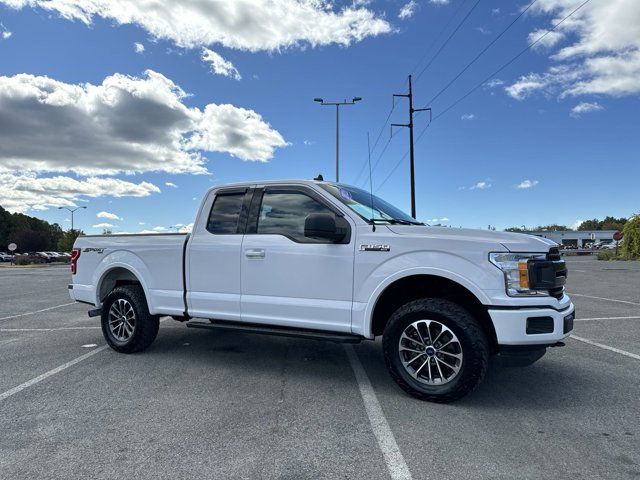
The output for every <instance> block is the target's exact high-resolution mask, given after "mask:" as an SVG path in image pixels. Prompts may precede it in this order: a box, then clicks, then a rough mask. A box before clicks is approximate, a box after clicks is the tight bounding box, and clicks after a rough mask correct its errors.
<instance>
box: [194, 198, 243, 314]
mask: <svg viewBox="0 0 640 480" xmlns="http://www.w3.org/2000/svg"><path fill="white" fill-rule="evenodd" d="M250 200H251V189H250V188H244V187H243V188H233V189H222V190H218V191H216V192H215V195H214V197H213V198H212V199H208V201H207V203H206V204H205V205H204V207H203V213H204V212H208V215H207V218H205V219H204V221H202V220H201V219H198V221H197V222H196V225H195V226H194V231H193V233H192V237H191V240H190V242H189V247H188V248H189V252H188V262H189V264H188V289H187V291H188V302H189V314H190V315H191V316H192V317H202V318H213V319H220V320H236V321H239V320H240V293H241V291H240V258H241V248H242V236H243V232H244V229H245V226H246V222H247V216H248V211H249V203H250Z"/></svg>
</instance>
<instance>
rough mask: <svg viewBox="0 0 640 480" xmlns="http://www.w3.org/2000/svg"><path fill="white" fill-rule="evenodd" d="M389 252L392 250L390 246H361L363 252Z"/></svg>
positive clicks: (373, 244) (372, 244)
mask: <svg viewBox="0 0 640 480" xmlns="http://www.w3.org/2000/svg"><path fill="white" fill-rule="evenodd" d="M389 250H391V247H390V246H389V245H378V244H375V243H370V244H368V245H360V251H361V252H388V251H389Z"/></svg>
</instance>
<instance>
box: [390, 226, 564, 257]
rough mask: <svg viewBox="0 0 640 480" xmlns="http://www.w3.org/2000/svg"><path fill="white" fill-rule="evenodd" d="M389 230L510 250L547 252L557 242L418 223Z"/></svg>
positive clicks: (534, 237) (521, 234) (400, 233)
mask: <svg viewBox="0 0 640 480" xmlns="http://www.w3.org/2000/svg"><path fill="white" fill-rule="evenodd" d="M388 228H389V230H391V231H392V232H393V233H396V234H398V235H410V236H414V237H416V238H419V237H431V238H451V239H460V240H467V241H472V242H478V243H483V244H493V245H495V246H496V247H498V246H502V247H504V248H506V249H507V250H509V251H510V252H547V251H548V250H549V248H550V247H554V246H556V245H557V244H556V243H555V242H553V241H552V240H548V239H546V238H542V237H536V236H534V235H526V234H524V233H510V232H494V231H491V230H476V229H471V228H447V227H430V226H419V225H388Z"/></svg>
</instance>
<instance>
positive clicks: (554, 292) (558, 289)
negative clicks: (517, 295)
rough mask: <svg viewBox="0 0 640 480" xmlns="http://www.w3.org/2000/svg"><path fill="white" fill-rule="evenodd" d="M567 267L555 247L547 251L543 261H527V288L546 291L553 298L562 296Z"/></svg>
mask: <svg viewBox="0 0 640 480" xmlns="http://www.w3.org/2000/svg"><path fill="white" fill-rule="evenodd" d="M566 282H567V265H566V263H565V262H564V260H562V257H561V256H560V252H559V250H558V249H557V248H556V247H553V248H551V249H550V250H549V252H548V253H547V255H546V256H545V259H544V260H530V261H529V288H531V289H533V290H542V291H546V292H548V293H549V295H551V296H552V297H555V298H561V297H562V296H563V295H564V285H565V283H566Z"/></svg>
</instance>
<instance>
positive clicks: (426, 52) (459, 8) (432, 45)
mask: <svg viewBox="0 0 640 480" xmlns="http://www.w3.org/2000/svg"><path fill="white" fill-rule="evenodd" d="M465 3H467V0H462V2H460V4H459V5H458V8H456V9H455V11H454V12H453V14H452V15H451V16H450V17H449V20H447V23H445V25H444V27H442V29H441V30H440V32H438V35H436V38H434V39H433V42H431V45H429V48H427V50H426V51H425V52H424V54H423V55H422V57H420V60H418V63H416V65H415V66H414V67H413V68H412V69H411V73H413V72H415V71H416V69H417V68H418V67H419V66H420V64H421V63H422V61H423V60H424V59H425V58H427V56H428V55H429V53H431V50H433V47H435V46H436V43H438V40H440V37H442V34H443V33H444V32H445V31H446V30H447V28H449V25H451V22H452V21H453V19H454V18H455V17H457V16H458V12H459V11H460V10H462V7H463V6H464V4H465Z"/></svg>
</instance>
